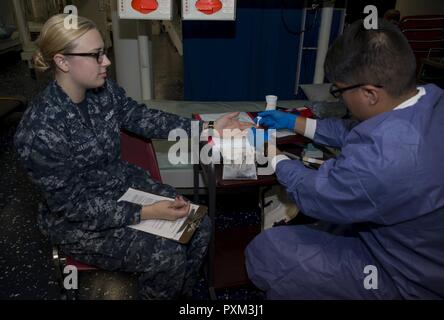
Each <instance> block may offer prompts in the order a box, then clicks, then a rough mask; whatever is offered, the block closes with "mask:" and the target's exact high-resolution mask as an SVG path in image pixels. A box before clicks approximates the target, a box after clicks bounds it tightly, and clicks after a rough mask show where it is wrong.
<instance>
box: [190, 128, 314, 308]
mask: <svg viewBox="0 0 444 320" xmlns="http://www.w3.org/2000/svg"><path fill="white" fill-rule="evenodd" d="M308 142H311V140H309V139H307V138H305V137H303V136H300V135H297V136H291V137H286V138H281V139H279V140H278V141H277V144H278V146H279V147H280V148H281V149H285V150H287V151H288V150H289V149H292V150H291V151H292V152H293V153H300V152H301V151H302V148H303V146H304V145H305V144H307V143H308ZM295 146H296V147H295ZM201 147H202V146H201ZM295 148H296V149H297V148H299V152H298V151H296V152H294V151H295ZM222 166H223V165H222V164H214V163H210V164H203V163H199V164H195V165H194V167H193V173H194V197H195V198H194V201H195V202H198V191H199V190H198V189H199V187H200V186H199V172H200V171H202V173H203V176H204V179H205V180H206V182H207V188H208V215H209V217H210V220H211V222H212V233H211V240H210V244H209V247H208V262H207V266H206V272H207V280H208V286H209V292H210V298H211V299H213V300H214V299H216V292H215V290H216V288H225V287H234V286H239V285H247V284H249V279H248V276H247V273H246V270H245V267H244V260H245V259H244V249H245V247H246V246H247V245H248V243H249V242H250V241H251V240H252V239H253V238H254V236H256V235H257V234H258V233H259V232H260V231H261V229H262V228H261V226H260V225H258V226H250V227H244V228H242V229H239V228H238V229H233V230H228V231H224V232H217V231H216V223H215V221H216V196H217V191H222V190H239V189H240V188H257V189H258V191H259V190H260V189H261V188H264V187H271V186H272V185H274V184H277V183H278V181H277V179H276V176H275V175H274V174H273V175H267V176H258V179H257V180H224V179H222ZM258 193H259V194H260V196H259V199H260V200H259V201H260V203H261V213H262V215H263V212H264V209H263V203H264V201H263V199H264V193H260V191H259V192H258ZM262 221H263V218H262ZM219 237H220V238H223V239H224V241H216V240H217V238H219ZM216 244H218V245H217V246H216ZM216 275H217V276H216Z"/></svg>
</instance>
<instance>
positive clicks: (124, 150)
mask: <svg viewBox="0 0 444 320" xmlns="http://www.w3.org/2000/svg"><path fill="white" fill-rule="evenodd" d="M120 156H121V159H122V160H125V161H127V162H129V163H131V164H134V165H136V166H139V167H141V168H142V169H145V170H147V171H148V172H149V173H150V174H151V177H152V178H153V179H154V180H156V181H158V182H162V177H161V175H160V170H159V164H158V162H157V157H156V152H155V151H154V146H153V142H152V141H151V139H146V138H142V137H139V136H137V135H134V134H132V133H130V132H127V131H123V130H122V131H121V133H120Z"/></svg>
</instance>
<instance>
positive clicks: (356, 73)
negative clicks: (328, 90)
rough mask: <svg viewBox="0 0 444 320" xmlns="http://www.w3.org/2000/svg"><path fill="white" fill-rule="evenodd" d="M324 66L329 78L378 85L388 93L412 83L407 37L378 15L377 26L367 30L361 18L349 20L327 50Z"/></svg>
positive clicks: (398, 91)
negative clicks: (353, 20)
mask: <svg viewBox="0 0 444 320" xmlns="http://www.w3.org/2000/svg"><path fill="white" fill-rule="evenodd" d="M324 68H325V74H326V76H327V78H328V79H329V81H330V82H333V83H337V82H342V83H344V84H348V85H355V84H372V85H380V86H383V87H384V89H385V90H386V91H387V92H388V94H390V95H391V96H392V97H399V96H402V95H404V94H407V93H409V92H410V91H411V90H414V88H415V86H416V60H415V56H414V54H413V51H412V49H411V47H410V45H409V43H408V42H407V39H406V38H405V36H404V35H403V34H402V32H401V31H400V30H399V28H398V27H397V26H395V25H393V24H392V23H390V22H388V21H385V20H382V19H378V29H370V30H367V29H366V28H365V27H364V24H363V20H358V21H355V22H354V23H352V24H351V25H350V26H349V27H348V28H347V29H345V30H344V33H343V34H342V35H341V36H340V37H338V38H337V39H336V41H335V42H334V43H333V45H332V46H331V47H330V49H329V50H328V53H327V57H326V59H325V65H324Z"/></svg>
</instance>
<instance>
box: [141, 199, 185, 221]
mask: <svg viewBox="0 0 444 320" xmlns="http://www.w3.org/2000/svg"><path fill="white" fill-rule="evenodd" d="M189 211H190V203H189V202H188V201H186V200H185V199H184V198H182V197H181V196H177V197H176V199H175V200H174V201H169V200H161V201H157V202H155V203H153V204H150V205H147V206H143V207H142V211H141V214H140V217H141V219H142V220H147V219H163V220H171V221H174V220H177V219H179V218H182V217H185V216H186V215H187V214H188V212H189Z"/></svg>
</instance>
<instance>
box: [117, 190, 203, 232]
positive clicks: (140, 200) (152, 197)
mask: <svg viewBox="0 0 444 320" xmlns="http://www.w3.org/2000/svg"><path fill="white" fill-rule="evenodd" d="M160 200H170V201H174V199H172V198H167V197H162V196H158V195H156V194H152V193H148V192H144V191H140V190H136V189H133V188H129V189H128V190H127V191H126V192H125V194H124V195H123V196H122V197H120V199H119V200H117V202H119V201H127V202H131V203H136V204H140V205H149V204H152V203H154V202H157V201H160ZM198 208H199V206H198V205H195V204H191V206H190V212H191V210H193V209H195V210H197V209H198ZM186 219H187V216H185V217H182V218H180V219H177V220H175V221H170V220H163V219H149V220H142V221H141V222H140V223H139V224H136V225H132V226H129V227H130V228H133V229H137V230H140V231H144V232H148V233H152V234H155V235H158V236H161V237H165V238H169V239H174V240H179V239H180V237H181V235H182V233H183V231H185V229H186V228H184V229H183V230H182V231H181V232H178V231H179V229H180V227H181V226H182V225H183V224H184V222H185V220H186Z"/></svg>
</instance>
